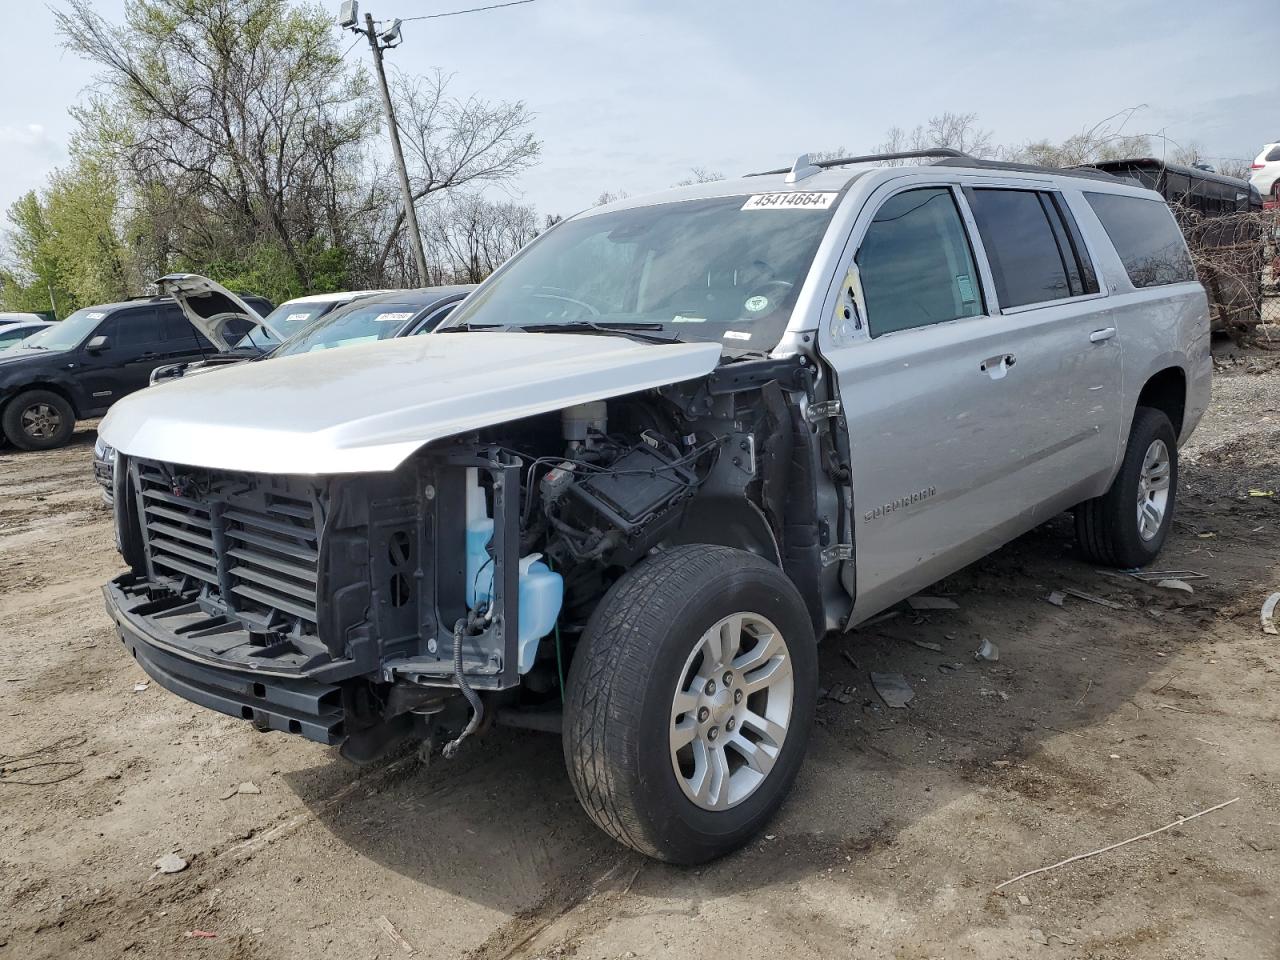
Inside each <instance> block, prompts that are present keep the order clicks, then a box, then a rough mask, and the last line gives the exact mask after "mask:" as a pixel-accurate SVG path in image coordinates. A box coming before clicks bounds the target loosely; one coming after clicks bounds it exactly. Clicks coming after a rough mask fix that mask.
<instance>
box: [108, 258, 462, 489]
mask: <svg viewBox="0 0 1280 960" xmlns="http://www.w3.org/2000/svg"><path fill="white" fill-rule="evenodd" d="M200 279H204V278H200ZM206 283H207V284H212V281H206ZM213 286H215V287H216V286H217V285H216V284H213ZM201 288H202V289H206V290H207V289H209V288H208V287H204V286H202V287H201ZM219 289H221V288H219ZM474 289H475V285H474V284H457V285H454V286H444V287H423V288H421V289H418V290H397V291H395V292H393V293H383V294H378V295H367V294H352V295H350V296H348V295H347V294H326V295H325V296H326V297H328V296H332V297H334V298H341V297H347V301H346V303H345V304H342V305H340V306H338V307H337V309H332V308H330V309H324V310H317V316H318V319H315V320H313V321H312V322H311V323H310V324H308V325H306V326H304V327H302V328H301V329H300V330H298V331H297V332H296V333H295V334H294V335H293V336H292V337H289V338H288V339H287V340H285V341H284V342H283V343H280V342H279V341H278V340H277V339H274V338H278V336H279V333H280V332H281V331H284V330H288V329H289V320H288V316H287V314H285V315H283V317H282V316H278V315H280V314H281V308H278V309H277V310H276V311H275V313H273V314H271V315H270V316H268V317H266V318H265V319H264V321H263V326H262V327H261V328H257V329H254V330H252V331H251V332H249V333H246V334H245V335H244V337H242V338H241V340H240V341H238V342H237V344H236V345H235V346H234V347H233V348H231V349H228V350H225V351H223V352H221V353H219V354H217V355H215V356H211V357H207V358H205V359H202V360H196V361H193V362H191V363H178V364H172V365H170V366H167V367H161V368H159V369H157V370H156V371H155V372H154V373H153V374H152V382H153V383H156V384H159V383H163V382H167V381H170V380H174V379H177V378H180V377H190V376H194V375H197V374H205V373H210V372H212V371H214V370H217V369H220V368H222V367H225V366H228V365H230V364H235V363H242V362H244V361H246V360H253V359H263V360H265V359H271V358H276V357H288V356H293V355H295V354H299V353H310V352H313V351H316V350H331V349H333V348H335V347H343V346H349V345H351V344H355V343H362V342H365V341H367V340H386V339H389V338H392V337H408V336H415V335H417V334H420V333H430V332H431V331H432V330H434V329H435V328H436V327H437V326H439V325H440V322H441V321H443V320H444V318H445V317H447V316H448V315H449V311H451V310H452V309H453V308H454V307H456V306H457V305H458V303H459V302H460V301H461V300H462V299H463V298H464V297H466V295H467V294H468V293H470V292H471V291H472V290H474ZM224 292H225V291H224ZM174 296H175V299H176V300H177V302H178V303H179V304H181V305H182V308H183V310H184V311H186V313H187V316H188V318H189V319H190V320H191V322H192V324H193V325H197V326H198V325H200V324H202V323H204V322H205V320H204V317H203V316H202V313H201V310H202V303H201V300H200V298H199V297H194V296H187V295H186V294H184V293H183V292H182V291H179V290H174ZM319 302H320V303H321V305H325V301H323V300H321V301H319ZM286 306H287V305H286ZM292 312H295V313H297V312H301V311H292ZM273 318H274V319H273ZM268 323H269V324H270V327H267V326H266V325H267V324H268ZM264 334H266V335H267V336H270V337H272V340H271V341H270V342H275V343H276V344H277V345H276V346H274V347H269V348H267V349H265V350H264V349H262V346H261V343H263V342H267V341H266V338H265V337H264ZM246 341H248V342H250V343H251V344H252V345H251V346H246V345H245V343H246ZM114 459H115V450H114V449H113V448H112V447H111V445H110V444H108V443H107V442H106V441H105V440H103V439H102V438H101V437H99V438H98V440H97V442H96V443H95V444H94V447H93V475H94V478H95V479H96V480H97V481H98V485H99V486H100V487H102V499H103V502H105V503H108V504H109V503H111V502H112V497H113V494H112V486H113V484H112V475H113V473H112V471H113V467H112V464H113V461H114Z"/></svg>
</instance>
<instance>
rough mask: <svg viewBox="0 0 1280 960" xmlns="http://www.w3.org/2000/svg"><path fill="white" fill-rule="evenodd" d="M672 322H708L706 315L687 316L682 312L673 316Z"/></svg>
mask: <svg viewBox="0 0 1280 960" xmlns="http://www.w3.org/2000/svg"><path fill="white" fill-rule="evenodd" d="M671 322H672V323H706V322H707V318H706V317H686V316H684V315H682V314H679V313H677V314H676V315H675V316H674V317H672V318H671Z"/></svg>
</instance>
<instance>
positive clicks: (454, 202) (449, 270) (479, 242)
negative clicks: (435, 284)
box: [426, 193, 538, 283]
mask: <svg viewBox="0 0 1280 960" xmlns="http://www.w3.org/2000/svg"><path fill="white" fill-rule="evenodd" d="M537 223H538V220H537V215H536V214H535V213H534V210H533V208H532V207H530V206H526V205H523V204H517V203H491V202H489V201H488V200H486V199H485V198H484V197H482V196H480V195H479V194H476V193H464V194H454V195H450V196H448V197H446V198H444V199H442V200H441V201H440V202H439V203H437V204H436V205H435V206H434V207H433V208H432V209H431V210H430V212H429V214H428V217H427V226H426V234H427V240H428V243H429V250H430V252H431V254H432V259H433V263H434V265H436V266H437V267H438V269H439V270H440V275H439V276H438V277H436V278H432V279H438V280H440V281H446V282H447V281H453V282H461V283H478V282H480V281H481V280H483V279H484V278H485V277H487V276H488V275H489V274H491V273H493V271H494V270H496V269H497V268H498V267H500V266H502V264H503V263H505V262H506V261H507V260H508V259H510V258H511V257H512V256H513V255H514V254H515V253H516V252H517V251H518V250H519V249H520V248H521V247H523V246H524V245H525V244H526V243H528V242H529V241H530V240H532V239H533V238H534V237H535V236H537V234H538V227H537Z"/></svg>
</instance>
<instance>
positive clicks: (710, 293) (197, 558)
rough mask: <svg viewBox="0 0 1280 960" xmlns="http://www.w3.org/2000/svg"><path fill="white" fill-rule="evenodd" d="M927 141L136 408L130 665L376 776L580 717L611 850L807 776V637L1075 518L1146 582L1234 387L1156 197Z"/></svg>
mask: <svg viewBox="0 0 1280 960" xmlns="http://www.w3.org/2000/svg"><path fill="white" fill-rule="evenodd" d="M906 157H916V158H920V159H927V160H930V161H936V162H928V163H920V164H918V165H914V166H901V167H882V166H875V167H867V166H857V167H849V168H846V169H841V166H842V165H848V164H851V163H854V162H855V160H854V159H846V160H834V161H824V162H822V163H810V162H809V160H808V158H807V157H800V158H799V159H798V160H797V161H796V163H795V164H794V166H792V167H791V168H790V169H784V170H777V171H771V172H769V173H767V174H761V175H758V176H754V177H746V178H741V179H734V180H720V181H717V182H714V183H705V184H697V185H693V186H688V187H683V188H679V189H675V190H671V191H668V192H665V193H662V194H658V195H656V196H652V197H636V198H628V199H624V200H621V201H618V202H615V203H612V204H608V205H605V206H600V207H594V208H592V209H590V210H587V211H584V212H583V213H580V214H578V215H577V216H575V217H572V218H570V219H568V220H566V221H563V222H561V223H559V224H558V225H556V226H554V227H551V228H550V229H548V230H546V231H545V232H544V233H542V234H541V235H540V236H539V237H538V238H537V239H536V240H534V241H533V242H532V243H530V244H529V245H528V246H526V247H525V248H524V249H523V250H522V251H521V252H520V253H518V254H517V255H516V256H515V257H513V258H512V259H511V260H509V261H508V262H507V263H506V264H504V265H503V266H502V267H501V268H500V269H499V270H498V271H497V272H496V273H494V274H493V276H491V277H490V278H489V279H488V280H486V281H485V282H484V283H483V284H482V285H481V286H480V287H479V288H478V289H477V291H476V292H475V293H474V294H472V295H471V296H470V297H469V298H468V299H467V301H466V302H465V303H464V304H463V305H462V306H461V307H460V308H459V309H458V310H457V311H456V312H455V313H454V314H453V315H452V316H451V317H450V318H449V320H448V321H447V322H446V324H445V325H444V327H442V328H441V330H440V331H438V332H437V333H436V334H435V335H433V336H430V337H423V338H419V339H412V338H411V339H405V340H400V341H392V342H381V343H372V342H370V343H362V344H357V345H353V346H351V347H349V348H348V349H345V350H341V351H329V350H322V351H318V352H314V353H303V354H301V355H295V356H289V357H283V358H281V359H277V360H272V361H271V362H269V363H248V364H241V365H239V366H235V367H230V368H227V369H224V370H222V371H219V372H218V373H217V374H214V375H211V376H208V377H193V378H190V379H187V380H180V381H176V382H174V383H171V384H167V385H165V386H163V387H159V388H157V389H155V390H148V391H145V392H144V393H142V394H140V395H138V396H136V397H132V398H130V399H129V400H127V401H125V402H124V403H122V404H120V405H118V406H117V407H116V408H115V409H114V410H112V412H111V413H110V414H109V415H108V416H107V418H106V419H105V420H104V421H103V422H102V425H101V432H102V435H103V437H104V438H105V439H106V440H107V441H108V442H110V443H112V444H113V445H115V446H116V447H117V449H118V451H119V453H118V461H117V470H116V477H115V483H116V492H117V496H116V504H115V522H116V533H117V542H118V545H119V547H120V551H121V554H122V556H123V558H124V561H125V564H126V566H127V570H126V572H124V573H123V574H122V575H121V576H119V577H117V578H116V579H114V580H113V581H112V582H111V583H109V584H107V585H106V586H105V587H104V595H105V599H106V605H107V610H108V612H109V613H110V615H111V617H112V618H113V619H114V621H115V623H116V626H117V629H118V632H119V635H120V637H121V640H122V641H123V643H124V644H125V646H126V648H127V650H128V651H129V653H130V654H131V655H132V656H133V657H134V658H135V659H136V660H137V662H138V664H139V665H140V666H141V667H142V668H143V669H144V670H145V671H146V672H147V673H148V674H149V675H150V676H151V677H153V678H154V679H155V680H156V682H157V683H158V684H159V685H161V686H164V687H166V688H168V689H169V690H171V691H173V692H175V693H177V694H179V695H180V696H183V697H186V698H188V699H190V700H193V701H195V702H197V703H200V704H203V705H204V706H206V707H209V708H211V709H214V710H219V711H222V712H224V713H227V714H230V715H232V716H236V717H243V718H245V719H247V720H249V721H251V722H252V723H254V724H256V725H257V726H258V727H259V728H261V729H271V730H280V731H288V732H291V733H295V734H300V735H302V736H304V737H308V738H311V739H313V740H317V741H320V742H322V743H331V744H341V745H342V750H343V753H344V755H346V756H348V757H349V758H352V759H355V760H367V759H369V758H370V757H372V756H376V755H377V754H378V753H379V752H381V751H383V750H385V749H387V748H388V747H389V746H390V745H391V744H394V743H395V742H397V741H398V740H400V739H401V738H405V737H417V738H421V739H423V740H424V741H426V743H427V745H428V746H430V745H431V744H432V743H440V742H443V743H444V747H443V753H444V754H445V756H453V755H454V754H455V753H456V752H457V751H458V749H459V748H460V745H461V744H463V743H464V742H465V740H466V738H467V737H468V736H470V735H472V734H473V733H476V732H477V731H479V730H482V729H484V728H485V723H486V721H490V720H493V719H496V720H497V721H498V722H508V723H514V724H517V725H521V724H523V725H526V726H530V727H537V728H541V729H561V731H562V732H561V735H562V738H563V748H564V757H565V762H566V766H567V767H568V772H569V779H570V781H571V782H572V785H573V788H574V790H575V792H576V794H577V796H578V799H579V801H580V802H581V804H582V806H583V807H584V809H585V810H586V812H587V813H588V815H589V816H590V817H591V819H592V820H594V822H595V823H596V824H597V825H598V826H599V827H600V828H601V829H602V830H604V831H605V832H606V833H608V834H609V835H610V836H612V837H614V838H616V839H617V840H618V841H620V842H622V843H624V844H627V845H629V846H631V847H633V848H634V849H636V850H638V851H641V852H642V853H644V854H647V855H649V856H653V857H657V858H660V859H662V860H669V861H675V862H682V863H691V862H699V861H705V860H708V859H711V858H713V857H716V856H719V855H721V854H724V853H726V852H728V851H729V850H732V849H734V848H736V847H738V846H740V845H742V844H743V843H745V842H747V840H748V839H749V838H750V837H751V836H753V835H754V834H755V833H756V832H757V831H758V830H759V829H760V828H761V827H762V826H763V825H764V824H765V823H766V822H767V821H768V819H769V818H770V817H771V816H772V815H773V814H774V812H775V811H776V810H777V809H778V807H779V806H780V805H781V803H782V802H783V800H784V798H785V797H786V795H787V792H788V791H789V789H790V788H791V785H792V782H793V781H794V779H795V777H796V775H797V772H798V771H799V768H800V764H801V761H802V758H803V755H804V752H805V747H806V743H807V740H808V734H809V729H810V725H811V723H812V720H813V713H814V709H815V702H816V696H817V689H818V676H817V670H818V658H817V640H818V638H820V637H821V636H823V635H824V634H825V633H827V632H828V631H836V630H843V629H846V628H847V627H849V626H851V625H854V624H856V623H858V622H860V621H862V620H865V619H866V618H868V617H871V616H873V615H875V614H876V613H878V612H879V611H881V610H884V609H885V608H886V607H888V606H890V605H891V604H894V603H896V602H898V601H900V600H902V599H903V598H905V597H908V596H910V595H911V594H913V593H914V592H916V591H917V590H919V589H921V588H922V587H924V586H926V585H928V584H930V583H932V582H934V581H935V580H937V579H939V578H941V577H944V576H946V575H948V574H950V573H952V572H954V571H955V570H957V569H959V568H960V567H962V566H964V565H965V564H967V563H970V562H971V561H973V560H976V559H978V558H979V557H981V556H983V555H984V554H986V553H988V552H990V551H992V550H994V549H996V548H997V547H999V546H1000V545H1001V544H1003V543H1006V542H1007V541H1009V540H1011V539H1013V538H1014V537H1017V536H1019V535H1020V534H1022V533H1024V532H1026V531H1027V530H1030V529H1031V528H1033V527H1035V526H1036V525H1037V524H1040V523H1043V522H1044V521H1046V520H1048V519H1049V518H1051V517H1054V516H1055V515H1056V514H1058V513H1059V512H1061V511H1064V510H1071V509H1074V510H1075V513H1076V531H1077V537H1078V540H1079V544H1080V547H1081V549H1082V551H1083V552H1084V553H1085V554H1086V555H1088V556H1089V557H1090V559H1091V560H1093V561H1094V562H1096V563H1099V564H1105V565H1110V566H1117V567H1134V566H1141V565H1145V564H1147V563H1150V562H1151V561H1152V560H1153V559H1154V558H1155V557H1156V556H1157V555H1158V554H1159V552H1160V549H1161V546H1162V545H1163V543H1164V541H1165V538H1166V536H1167V535H1168V532H1169V529H1170V527H1171V526H1172V522H1173V513H1174V507H1175V501H1176V497H1177V479H1178V446H1179V444H1180V443H1181V442H1183V441H1185V440H1186V439H1187V437H1188V436H1189V435H1190V434H1191V432H1192V431H1193V430H1194V429H1195V426H1196V424H1197V423H1198V421H1199V420H1200V417H1201V415H1202V414H1203V413H1204V410H1205V407H1206V405H1207V402H1208V394H1209V383H1210V378H1211V373H1212V362H1211V359H1210V355H1209V329H1208V312H1207V305H1206V298H1205V293H1204V290H1203V288H1202V287H1201V285H1200V284H1199V283H1198V282H1197V281H1196V278H1195V273H1194V270H1193V268H1192V263H1191V259H1190V256H1189V254H1188V251H1187V246H1186V243H1185V242H1184V240H1183V237H1182V235H1181V233H1180V232H1179V231H1178V228H1177V225H1176V223H1175V221H1174V219H1173V217H1172V215H1171V214H1170V212H1169V208H1168V206H1167V205H1166V204H1165V202H1164V200H1163V198H1161V196H1160V195H1159V194H1157V193H1154V192H1152V191H1150V190H1146V189H1144V188H1141V187H1139V186H1137V185H1135V184H1132V183H1130V182H1127V181H1122V180H1120V179H1117V178H1115V177H1112V176H1110V175H1108V174H1105V173H1101V172H1098V171H1079V170H1077V171H1060V170H1049V169H1044V168H1037V167H1028V166H1022V165H1018V164H1006V163H997V162H988V161H982V160H976V159H974V158H971V157H965V156H962V155H957V154H955V153H954V152H953V151H942V150H936V151H923V152H917V153H912V154H905V155H904V154H897V155H890V156H887V157H875V158H855V159H857V160H868V159H869V160H884V159H904V158H906ZM1122 354H1123V363H1122V362H1121V357H1122ZM853 802H856V799H855V800H854V801H853ZM355 815H356V816H362V814H359V813H357V814H355Z"/></svg>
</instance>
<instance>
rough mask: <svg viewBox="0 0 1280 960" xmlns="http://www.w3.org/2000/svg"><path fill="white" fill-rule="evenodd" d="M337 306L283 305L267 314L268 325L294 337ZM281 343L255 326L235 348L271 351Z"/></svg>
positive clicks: (331, 304) (328, 304)
mask: <svg viewBox="0 0 1280 960" xmlns="http://www.w3.org/2000/svg"><path fill="white" fill-rule="evenodd" d="M336 306H338V304H336V303H334V302H333V301H332V300H330V301H328V302H324V303H282V304H280V306H278V307H276V308H275V309H274V310H272V311H271V312H270V313H269V314H267V323H269V324H271V326H273V327H275V328H276V329H277V330H283V331H284V332H285V336H286V337H292V336H293V335H294V334H295V333H297V332H298V331H299V330H301V329H303V328H304V327H305V326H307V324H309V323H310V322H311V321H312V320H315V319H316V318H318V317H322V316H324V315H325V314H326V313H328V312H329V311H330V310H332V309H333V308H334V307H336ZM279 342H280V340H279V338H277V337H275V336H274V335H273V334H272V333H271V331H270V330H267V329H266V328H265V327H258V326H255V327H254V328H253V329H251V330H250V331H249V332H248V333H246V334H245V335H244V336H243V337H241V338H240V339H239V340H237V341H236V342H235V343H234V344H233V347H234V349H236V350H243V349H246V348H253V349H255V350H269V349H271V348H272V347H274V346H275V345H276V344H278V343H279Z"/></svg>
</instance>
